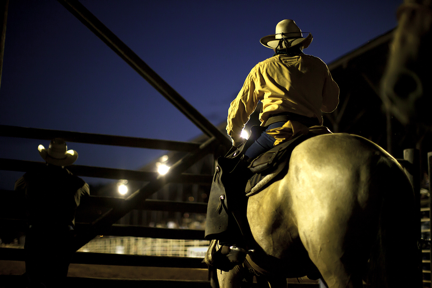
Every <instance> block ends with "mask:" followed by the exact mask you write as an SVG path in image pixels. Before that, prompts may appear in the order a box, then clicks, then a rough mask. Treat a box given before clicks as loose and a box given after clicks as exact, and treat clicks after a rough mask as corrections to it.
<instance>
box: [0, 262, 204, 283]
mask: <svg viewBox="0 0 432 288" xmlns="http://www.w3.org/2000/svg"><path fill="white" fill-rule="evenodd" d="M24 272H25V265H24V262H22V261H0V275H22V274H24ZM68 276H69V277H95V278H117V279H137V280H138V279H166V280H170V279H172V280H174V279H175V280H202V281H206V280H207V269H191V268H160V267H134V266H113V265H87V264H71V265H70V266H69V273H68Z"/></svg>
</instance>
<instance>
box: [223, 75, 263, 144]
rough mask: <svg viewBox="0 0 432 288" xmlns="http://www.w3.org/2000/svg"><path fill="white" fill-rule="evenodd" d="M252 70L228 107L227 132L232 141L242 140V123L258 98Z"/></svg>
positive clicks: (254, 106)
mask: <svg viewBox="0 0 432 288" xmlns="http://www.w3.org/2000/svg"><path fill="white" fill-rule="evenodd" d="M253 71H254V69H253V70H252V71H251V73H249V75H248V76H247V77H246V80H245V82H244V84H243V87H242V89H241V90H240V92H239V93H238V94H237V97H236V98H235V99H234V101H232V102H231V105H230V107H229V109H228V118H227V127H226V130H227V133H228V135H229V136H230V137H231V138H232V139H233V141H234V143H240V142H242V140H241V137H240V134H241V131H242V129H243V128H244V125H245V124H246V123H247V122H248V121H249V117H250V115H251V114H252V113H253V112H254V111H255V108H256V106H257V104H258V99H257V97H256V93H255V81H254V79H255V77H254V76H253Z"/></svg>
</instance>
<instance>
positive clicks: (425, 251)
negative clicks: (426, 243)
mask: <svg viewBox="0 0 432 288" xmlns="http://www.w3.org/2000/svg"><path fill="white" fill-rule="evenodd" d="M422 253H430V250H422Z"/></svg>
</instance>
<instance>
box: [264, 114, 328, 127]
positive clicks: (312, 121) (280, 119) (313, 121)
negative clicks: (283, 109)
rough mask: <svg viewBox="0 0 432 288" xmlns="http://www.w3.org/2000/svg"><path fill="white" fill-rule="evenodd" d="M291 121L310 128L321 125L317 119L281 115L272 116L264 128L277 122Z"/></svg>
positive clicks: (296, 115)
mask: <svg viewBox="0 0 432 288" xmlns="http://www.w3.org/2000/svg"><path fill="white" fill-rule="evenodd" d="M289 120H293V121H298V122H300V123H302V124H304V125H306V126H308V127H311V126H314V125H320V123H319V121H318V119H317V118H310V117H306V116H303V115H299V114H294V113H281V114H275V115H272V116H270V117H269V118H268V119H267V120H266V121H265V122H264V124H263V125H262V126H263V127H267V126H269V125H271V124H273V123H276V122H288V121H289Z"/></svg>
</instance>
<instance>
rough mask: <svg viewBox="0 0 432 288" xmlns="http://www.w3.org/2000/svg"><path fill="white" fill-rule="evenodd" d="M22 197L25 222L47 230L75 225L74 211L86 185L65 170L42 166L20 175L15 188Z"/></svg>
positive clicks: (85, 193)
mask: <svg viewBox="0 0 432 288" xmlns="http://www.w3.org/2000/svg"><path fill="white" fill-rule="evenodd" d="M15 190H22V191H24V193H25V197H26V206H27V211H28V223H29V225H31V226H39V227H43V226H49V227H50V229H51V230H55V229H64V227H67V226H69V225H70V226H72V227H73V226H75V211H76V208H77V207H78V206H79V204H80V200H81V197H82V196H85V195H88V194H89V187H88V184H87V183H85V182H84V180H82V179H81V178H79V177H77V176H76V175H73V174H72V173H71V172H70V171H69V170H68V169H66V168H62V167H59V166H54V165H49V164H46V165H44V166H42V167H40V168H38V169H37V170H32V171H29V172H27V173H26V174H24V176H23V177H21V178H20V179H19V180H18V181H17V182H16V185H15Z"/></svg>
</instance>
